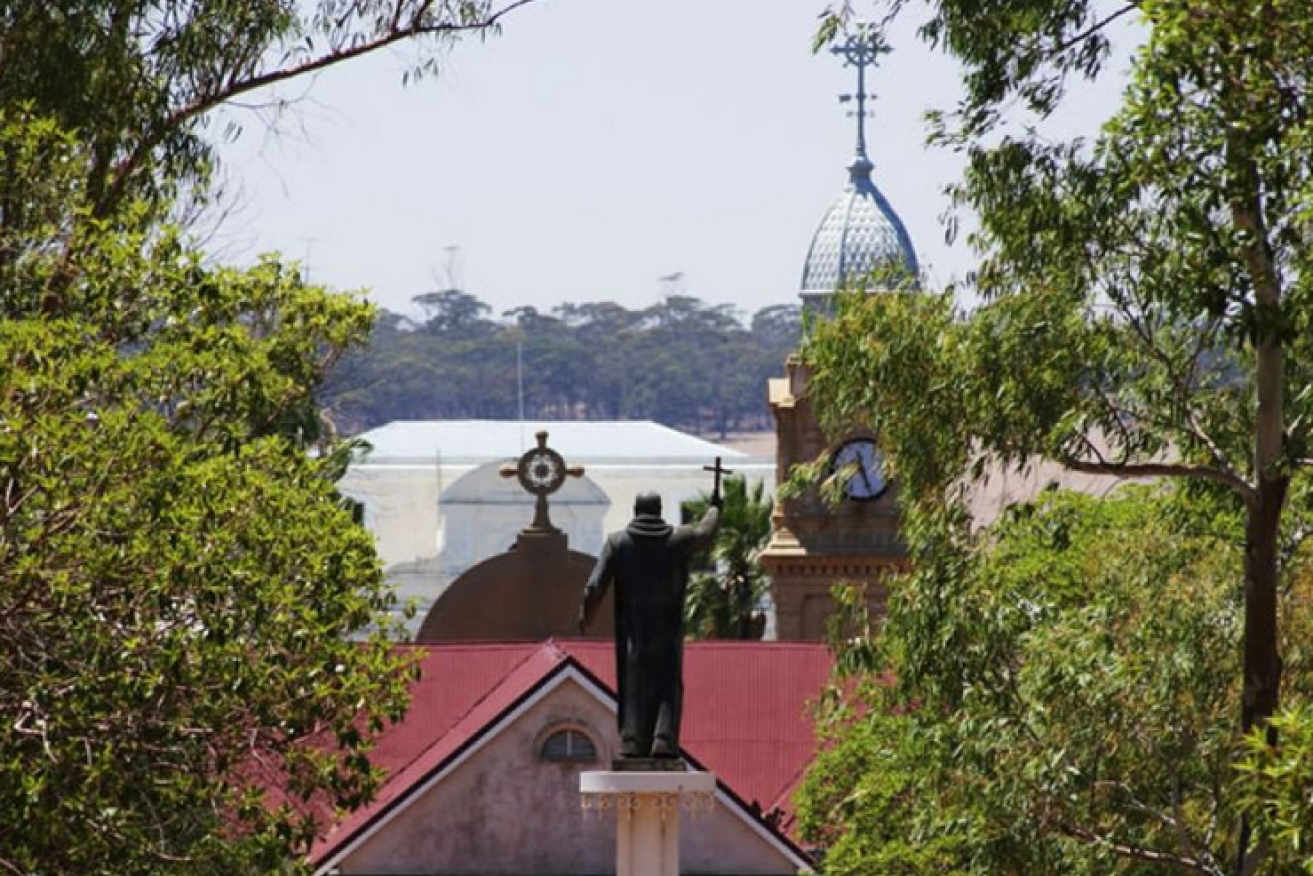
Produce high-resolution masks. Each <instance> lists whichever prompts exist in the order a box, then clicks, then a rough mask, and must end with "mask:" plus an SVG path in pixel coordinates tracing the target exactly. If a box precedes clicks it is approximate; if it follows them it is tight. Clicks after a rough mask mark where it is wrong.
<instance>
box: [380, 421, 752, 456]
mask: <svg viewBox="0 0 1313 876" xmlns="http://www.w3.org/2000/svg"><path fill="white" fill-rule="evenodd" d="M543 429H545V430H547V433H548V438H547V446H549V447H551V448H552V449H554V450H556V451H557V452H558V453H560V454H561V455H562V456H563V457H565V461H566V463H567V464H570V465H573V464H576V463H578V464H580V465H587V464H588V463H590V462H592V463H598V462H614V463H632V464H635V465H638V464H644V463H694V462H697V463H701V464H709V463H710V462H711V461H712V459H714V458H715V457H717V456H720V457H723V458H724V459H726V460H731V459H735V460H739V459H746V458H747V454H745V453H742V452H741V451H738V450H732V449H730V448H728V447H722V446H721V445H719V444H714V443H712V442H710V441H704V440H702V439H701V438H695V437H693V436H692V435H687V434H685V433H683V432H679V431H677V430H675V429H671V428H669V427H668V426H663V425H661V424H660V423H653V422H652V421H650V420H632V421H624V422H619V421H587V420H582V421H581V420H573V421H554V422H553V421H542V420H536V421H532V420H531V421H526V422H524V423H520V422H519V421H518V420H395V421H393V422H391V423H388V424H387V425H386V426H380V427H378V428H377V429H371V430H369V431H368V432H365V433H363V434H362V435H360V436H359V437H360V438H363V439H364V440H365V441H367V442H369V444H370V446H371V447H372V448H373V449H372V450H371V451H370V452H369V453H368V454H367V455H366V456H365V458H364V460H363V461H364V463H365V464H366V465H368V464H371V463H372V464H382V465H387V464H393V465H396V464H402V463H406V464H412V465H413V464H429V465H432V464H435V463H437V462H438V461H439V460H440V461H441V462H442V463H443V464H451V463H464V464H471V463H473V464H477V463H483V462H489V461H492V460H498V459H513V458H516V457H518V456H520V454H522V453H524V451H526V450H528V449H529V448H530V447H534V446H536V444H537V440H536V439H535V438H534V435H535V433H537V432H538V431H540V430H543Z"/></svg>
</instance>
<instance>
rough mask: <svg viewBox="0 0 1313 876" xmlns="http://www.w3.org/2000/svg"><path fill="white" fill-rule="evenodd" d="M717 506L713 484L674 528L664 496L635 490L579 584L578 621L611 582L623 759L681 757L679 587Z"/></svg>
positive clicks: (716, 516) (712, 528) (708, 534)
mask: <svg viewBox="0 0 1313 876" xmlns="http://www.w3.org/2000/svg"><path fill="white" fill-rule="evenodd" d="M717 487H719V484H717ZM720 504H721V499H720V490H719V489H716V490H715V492H714V493H713V494H712V497H711V506H710V507H709V508H708V509H707V513H706V514H705V515H704V516H703V518H702V520H701V521H699V522H698V523H697V524H696V525H693V526H671V525H670V524H669V523H667V522H666V521H665V520H663V519H661V497H660V496H658V495H657V494H656V493H642V494H640V495H639V496H638V498H637V500H636V501H635V502H634V519H633V520H632V521H631V522H630V524H629V525H628V526H627V527H625V529H624V531H623V532H615V533H612V534H611V535H609V536H608V537H607V539H606V544H604V545H603V546H602V554H601V556H599V557H598V558H597V565H596V566H594V567H593V574H592V576H591V577H589V579H588V584H587V586H586V587H585V588H584V604H583V608H582V609H581V611H580V620H581V621H582V622H587V621H588V620H590V619H591V616H592V614H593V612H594V611H596V609H597V605H598V603H599V602H601V600H602V596H603V595H604V594H605V593H606V588H607V587H609V586H610V585H611V582H612V581H614V582H615V588H616V595H615V659H616V680H617V683H618V685H619V688H620V691H619V694H620V715H619V725H620V757H621V759H634V758H662V759H665V758H677V757H679V719H680V706H681V703H682V701H683V698H684V682H683V662H684V590H685V588H686V587H687V586H688V567H689V563H690V561H691V560H692V559H693V555H694V554H695V553H697V552H698V551H699V550H701V549H703V548H705V547H706V546H708V545H709V544H710V542H711V539H712V536H714V535H715V533H716V527H717V525H718V524H719V522H720Z"/></svg>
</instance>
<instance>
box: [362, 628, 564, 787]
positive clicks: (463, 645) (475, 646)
mask: <svg viewBox="0 0 1313 876" xmlns="http://www.w3.org/2000/svg"><path fill="white" fill-rule="evenodd" d="M490 644H492V645H494V646H495V645H508V646H509V647H507V648H505V649H504V650H508V651H518V650H520V649H522V648H524V646H525V644H528V643H523V642H521V643H515V644H510V643H505V642H497V643H490ZM540 644H541V645H542V646H549V645H551V640H548V641H547V642H542V643H540ZM408 647H413V648H417V649H424V650H428V649H429V647H430V646H428V645H420V644H415V643H410V644H409V645H408ZM442 647H443V648H444V649H447V650H452V649H460V650H465V649H470V650H481V651H486V650H488V649H489V645H488V644H479V643H476V642H460V643H456V644H453V645H447V644H446V643H443V645H442ZM497 650H503V649H501V648H498V649H497ZM543 650H545V648H544V647H539V648H529V649H526V650H525V652H524V657H523V658H522V659H521V660H519V661H517V662H516V663H515V665H513V666H511V667H510V668H509V669H507V670H506V671H505V672H504V673H502V676H501V678H500V679H498V681H497V683H496V684H490V685H488V687H487V689H486V690H485V691H484V692H483V694H482V695H481V696H479V697H478V698H476V699H474V700H473V701H471V702H470V705H469V707H468V708H467V709H465V711H463V712H461V713H460V714H459V715H457V716H456V718H455V720H453V721H452V722H451V727H450V728H449V729H448V731H447V732H446V733H443V734H442V735H440V736H437V737H436V738H434V740H433V741H432V742H430V743H429V744H428V745H426V746H424V747H422V748H420V749H419V750H418V751H417V752H415V756H414V757H412V758H411V759H410V760H408V761H406V762H405V763H402V764H398V765H397V766H396V768H395V769H393V770H392V771H391V772H390V773H389V774H388V777H387V778H386V779H384V780H383V784H381V785H379V788H378V791H379V793H378V794H376V795H375V796H376V798H377V797H381V796H382V791H383V788H384V786H386V785H388V784H390V783H391V782H392V780H393V779H394V778H396V777H397V776H399V775H401V774H402V773H404V772H405V771H406V770H408V769H410V766H411V765H412V764H413V763H415V762H416V761H418V760H420V759H421V758H423V757H424V756H425V755H426V754H428V753H429V752H430V751H432V750H433V748H434V747H435V746H438V745H441V744H442V742H443V740H444V739H446V738H447V736H449V735H450V733H451V731H452V730H454V729H455V728H456V727H457V726H459V725H460V723H461V722H462V721H464V720H465V719H466V718H468V717H469V716H470V715H471V714H473V713H474V712H475V711H476V710H477V709H478V708H479V707H480V706H482V705H483V704H484V703H485V702H487V701H488V698H489V697H491V696H493V695H494V694H495V693H497V691H498V690H499V689H500V687H501V685H502V684H503V683H504V682H505V681H506V679H508V678H510V677H511V676H512V675H514V674H515V673H516V672H518V671H520V669H521V668H523V667H524V665H525V664H526V663H528V662H529V661H530V660H533V659H534V658H535V657H537V656H538V655H539V654H540V653H542V651H543ZM551 650H553V651H554V652H555V654H554V656H556V657H557V658H560V657H561V656H566V657H568V656H569V655H568V654H564V652H562V651H561V650H560V649H559V648H556V647H555V646H552V648H551Z"/></svg>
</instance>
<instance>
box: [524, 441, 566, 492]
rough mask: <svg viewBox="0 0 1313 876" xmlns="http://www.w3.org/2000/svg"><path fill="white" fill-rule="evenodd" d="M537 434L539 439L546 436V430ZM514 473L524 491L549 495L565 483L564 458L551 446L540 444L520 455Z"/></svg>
mask: <svg viewBox="0 0 1313 876" xmlns="http://www.w3.org/2000/svg"><path fill="white" fill-rule="evenodd" d="M538 435H539V440H540V441H542V440H545V439H546V437H547V433H546V432H539V433H538ZM515 473H516V475H517V476H518V477H519V479H520V486H522V487H524V490H525V492H526V493H533V494H534V495H535V496H538V495H551V494H552V493H555V492H556V491H557V490H559V489H560V488H561V484H563V483H565V460H564V459H562V458H561V454H559V453H557V452H556V451H555V450H553V449H552V448H550V447H547V446H546V445H545V444H540V445H539V446H538V447H535V448H533V449H532V450H530V451H528V452H527V453H525V454H524V455H523V456H521V457H520V461H519V463H518V464H517V465H516V466H515Z"/></svg>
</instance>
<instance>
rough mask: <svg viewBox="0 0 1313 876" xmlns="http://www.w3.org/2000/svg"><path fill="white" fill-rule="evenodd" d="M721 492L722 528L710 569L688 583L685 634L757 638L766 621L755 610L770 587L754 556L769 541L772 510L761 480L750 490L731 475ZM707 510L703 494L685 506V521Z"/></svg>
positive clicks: (707, 501)
mask: <svg viewBox="0 0 1313 876" xmlns="http://www.w3.org/2000/svg"><path fill="white" fill-rule="evenodd" d="M723 488H724V495H723V497H722V499H723V504H722V507H721V510H720V528H719V530H717V532H716V539H715V542H714V543H713V544H712V546H711V550H710V551H709V552H708V557H707V559H708V560H709V561H710V567H709V568H706V569H703V570H700V571H698V572H697V573H695V574H694V575H693V577H692V579H691V580H690V581H689V585H688V594H687V596H686V598H685V599H686V601H685V603H684V610H685V624H686V629H687V630H688V635H689V636H691V637H693V638H697V639H760V638H761V634H762V631H763V626H764V620H765V619H764V616H763V615H761V614H760V613H759V612H758V611H757V606H758V604H759V603H760V602H761V598H762V597H763V596H764V595H765V594H766V589H767V587H768V584H769V582H768V580H767V578H766V575H765V573H764V572H762V570H761V566H760V565H759V564H758V562H757V557H758V555H760V553H761V551H762V548H764V547H765V546H766V542H767V541H768V540H769V539H770V516H771V509H772V508H773V507H774V506H773V503H772V502H771V500H770V497H769V496H767V495H765V485H764V484H762V483H761V482H760V481H758V482H756V483H755V484H754V485H753V486H752V488H751V489H749V488H748V484H747V479H746V478H744V477H743V476H741V475H731V476H730V477H728V478H726V479H725V483H724V485H723ZM710 505H711V497H710V496H709V495H705V494H704V495H702V496H700V497H699V498H697V499H695V500H693V501H691V502H685V503H684V506H683V509H682V510H683V513H684V519H686V520H700V519H701V518H702V515H703V514H706V513H707V509H708V508H709V507H710Z"/></svg>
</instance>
